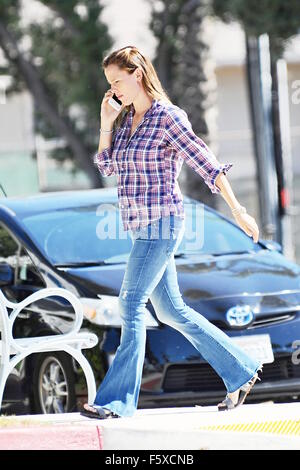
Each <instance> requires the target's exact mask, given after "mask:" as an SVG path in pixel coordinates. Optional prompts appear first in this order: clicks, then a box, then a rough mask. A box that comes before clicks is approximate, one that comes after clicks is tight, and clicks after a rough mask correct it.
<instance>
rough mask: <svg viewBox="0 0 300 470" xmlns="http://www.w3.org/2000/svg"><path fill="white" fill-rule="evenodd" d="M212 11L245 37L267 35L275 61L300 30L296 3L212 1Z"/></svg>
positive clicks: (284, 0) (283, 0)
mask: <svg viewBox="0 0 300 470" xmlns="http://www.w3.org/2000/svg"><path fill="white" fill-rule="evenodd" d="M212 10H213V13H214V14H215V15H216V16H218V17H219V18H221V19H222V20H223V21H225V22H227V23H228V22H230V21H238V22H239V23H240V24H241V25H242V26H243V28H244V30H245V32H246V33H247V34H248V35H252V36H259V35H261V34H264V33H268V35H269V38H270V45H271V50H272V53H273V54H275V56H277V57H280V56H281V55H282V54H283V51H284V49H285V47H286V45H287V42H288V40H289V39H290V38H292V37H293V36H294V35H296V34H298V32H299V28H300V4H299V0H247V1H246V2H245V1H243V0H212Z"/></svg>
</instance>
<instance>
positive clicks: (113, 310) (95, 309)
mask: <svg viewBox="0 0 300 470" xmlns="http://www.w3.org/2000/svg"><path fill="white" fill-rule="evenodd" d="M98 297H99V299H90V298H89V297H80V301H81V303H82V305H83V311H84V316H85V318H87V319H88V320H89V321H90V322H91V323H95V324H96V325H101V326H115V327H121V326H122V319H121V315H120V312H119V302H118V297H116V296H112V295H102V294H101V295H100V294H99V296H98ZM145 325H146V327H152V328H154V327H158V326H159V325H158V323H157V321H156V320H155V318H153V316H152V315H151V313H150V312H149V310H148V309H147V308H145Z"/></svg>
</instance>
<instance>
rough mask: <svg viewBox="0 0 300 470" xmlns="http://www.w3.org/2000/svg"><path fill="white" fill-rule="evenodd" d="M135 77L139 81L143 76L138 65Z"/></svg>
mask: <svg viewBox="0 0 300 470" xmlns="http://www.w3.org/2000/svg"><path fill="white" fill-rule="evenodd" d="M136 78H137V80H138V81H139V82H141V81H142V78H143V72H142V71H141V69H140V68H139V67H138V68H137V69H136Z"/></svg>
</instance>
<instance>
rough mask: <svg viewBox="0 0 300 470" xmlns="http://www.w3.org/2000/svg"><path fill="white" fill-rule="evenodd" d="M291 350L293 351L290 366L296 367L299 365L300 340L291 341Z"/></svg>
mask: <svg viewBox="0 0 300 470" xmlns="http://www.w3.org/2000/svg"><path fill="white" fill-rule="evenodd" d="M292 349H295V351H294V352H293V354H292V364H294V365H296V366H298V365H299V364H300V339H296V340H295V341H293V343H292Z"/></svg>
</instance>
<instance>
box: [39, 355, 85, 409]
mask: <svg viewBox="0 0 300 470" xmlns="http://www.w3.org/2000/svg"><path fill="white" fill-rule="evenodd" d="M32 383H33V403H34V411H35V412H36V413H41V414H48V413H66V412H70V411H76V393H75V377H74V371H73V363H72V360H71V358H70V356H69V355H68V354H66V353H63V352H51V353H42V354H38V355H37V357H36V359H35V362H34V369H33V376H32Z"/></svg>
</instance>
